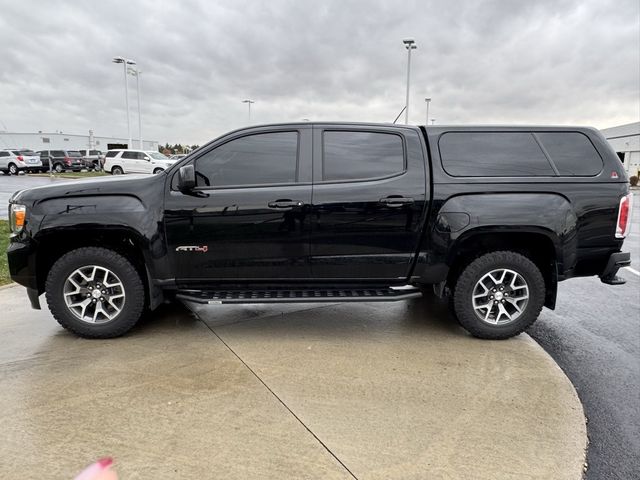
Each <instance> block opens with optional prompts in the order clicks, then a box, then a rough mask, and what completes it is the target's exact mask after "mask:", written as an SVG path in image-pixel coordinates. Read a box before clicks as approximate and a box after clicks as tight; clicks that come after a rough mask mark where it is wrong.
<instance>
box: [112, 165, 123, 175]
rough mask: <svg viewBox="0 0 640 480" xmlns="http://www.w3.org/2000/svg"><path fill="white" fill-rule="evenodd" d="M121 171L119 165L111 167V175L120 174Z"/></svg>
mask: <svg viewBox="0 0 640 480" xmlns="http://www.w3.org/2000/svg"><path fill="white" fill-rule="evenodd" d="M123 173H124V172H123V171H122V168H121V167H111V175H122V174H123Z"/></svg>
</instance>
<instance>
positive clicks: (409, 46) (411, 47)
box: [402, 38, 418, 124]
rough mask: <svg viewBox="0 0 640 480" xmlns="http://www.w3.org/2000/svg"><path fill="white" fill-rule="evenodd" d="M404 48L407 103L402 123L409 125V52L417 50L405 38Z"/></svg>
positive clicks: (409, 40)
mask: <svg viewBox="0 0 640 480" xmlns="http://www.w3.org/2000/svg"><path fill="white" fill-rule="evenodd" d="M402 43H404V47H405V48H406V49H407V101H406V103H405V107H406V109H405V111H404V123H405V124H408V123H409V82H410V79H411V50H415V49H416V48H418V46H417V45H416V42H415V40H414V39H413V38H405V39H404V40H402Z"/></svg>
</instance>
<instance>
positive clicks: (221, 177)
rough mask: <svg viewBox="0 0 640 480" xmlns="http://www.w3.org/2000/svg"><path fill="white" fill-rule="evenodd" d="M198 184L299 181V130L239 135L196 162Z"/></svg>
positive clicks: (236, 184) (212, 185) (217, 185)
mask: <svg viewBox="0 0 640 480" xmlns="http://www.w3.org/2000/svg"><path fill="white" fill-rule="evenodd" d="M195 166H196V179H197V186H198V187H229V186H242V185H252V186H253V185H274V184H288V183H295V182H296V178H297V166H298V132H272V133H259V134H255V135H247V136H246V137H240V138H236V139H234V140H231V141H229V142H227V143H225V144H222V145H220V146H219V147H216V148H214V149H213V150H211V151H209V152H207V153H205V154H204V155H203V156H202V157H200V158H198V159H197V160H196V162H195Z"/></svg>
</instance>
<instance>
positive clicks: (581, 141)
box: [536, 132, 603, 176]
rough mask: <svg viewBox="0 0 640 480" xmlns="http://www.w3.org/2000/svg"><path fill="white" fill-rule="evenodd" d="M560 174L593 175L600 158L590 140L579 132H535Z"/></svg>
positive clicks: (598, 166) (600, 161) (600, 165)
mask: <svg viewBox="0 0 640 480" xmlns="http://www.w3.org/2000/svg"><path fill="white" fill-rule="evenodd" d="M536 136H537V137H538V138H539V139H540V142H542V145H543V146H544V148H545V150H546V151H547V153H548V154H549V156H550V157H551V160H552V161H553V163H555V165H556V168H557V169H558V173H559V174H560V175H561V176H595V175H598V174H599V173H600V172H601V171H602V167H603V164H602V158H600V155H599V154H598V152H597V151H596V148H595V147H594V146H593V144H592V143H591V141H590V140H589V139H588V138H587V137H586V135H583V134H582V133H579V132H547V133H536Z"/></svg>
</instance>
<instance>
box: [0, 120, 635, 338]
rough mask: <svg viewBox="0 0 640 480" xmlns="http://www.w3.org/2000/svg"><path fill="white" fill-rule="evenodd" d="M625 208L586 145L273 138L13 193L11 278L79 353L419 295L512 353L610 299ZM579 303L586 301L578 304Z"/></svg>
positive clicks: (546, 137)
mask: <svg viewBox="0 0 640 480" xmlns="http://www.w3.org/2000/svg"><path fill="white" fill-rule="evenodd" d="M630 209H631V196H630V194H629V184H628V180H627V177H626V174H625V172H624V169H623V168H622V164H621V163H620V161H619V159H618V157H617V155H616V154H615V153H614V152H613V150H612V149H611V147H610V146H609V145H608V144H607V142H606V141H605V139H604V138H603V137H602V135H601V134H600V133H598V131H597V130H595V129H591V128H581V127H579V128H568V127H471V126H464V127H445V126H441V127H433V126H430V127H426V128H425V127H422V126H420V127H418V126H398V125H376V124H353V123H292V124H281V125H267V126H259V127H252V128H246V129H242V130H237V131H234V132H231V133H228V134H226V135H223V136H222V137H219V138H217V139H216V140H213V141H212V142H210V143H209V144H207V145H205V146H204V147H202V148H200V149H198V150H197V151H195V152H193V153H192V154H190V155H189V156H187V157H186V158H184V159H182V160H181V161H179V162H178V163H176V164H175V165H174V166H173V167H171V168H169V169H167V171H165V172H163V173H160V174H156V175H149V176H146V177H133V178H122V177H118V178H108V179H95V180H89V181H84V182H78V183H65V184H60V185H54V186H47V187H38V188H33V189H29V190H24V191H20V192H17V193H15V194H14V195H13V197H12V198H11V200H10V206H9V210H10V218H11V223H12V230H13V233H12V236H11V242H10V245H9V250H8V257H9V266H10V271H11V276H12V278H13V279H14V280H15V281H16V282H18V283H20V284H22V285H24V286H26V287H27V291H28V294H29V298H30V300H31V304H32V306H33V307H34V308H40V305H39V297H40V295H41V294H42V293H46V299H47V303H48V305H49V308H50V310H51V312H52V314H53V316H54V317H55V318H56V319H57V320H58V322H59V323H60V324H61V325H62V326H63V327H65V328H67V329H69V330H71V331H73V332H75V333H76V334H78V335H81V336H84V337H94V338H106V337H114V336H117V335H121V334H123V333H125V332H127V331H128V330H129V329H130V328H132V327H133V326H134V325H135V324H136V322H137V321H138V319H139V318H140V316H141V314H142V313H143V311H144V310H145V309H148V310H153V309H155V308H156V307H157V306H158V305H159V304H161V303H162V302H164V301H169V300H172V299H181V300H187V301H192V302H201V303H209V304H223V303H266V302H352V301H365V302H373V301H394V300H403V299H407V298H412V297H417V296H420V295H422V293H423V291H425V289H427V288H428V289H431V288H433V289H434V290H435V293H436V294H437V295H440V296H447V295H448V296H450V298H451V302H450V305H451V307H452V309H453V312H454V314H455V316H456V318H457V319H458V321H459V322H460V324H461V325H462V326H463V327H464V328H466V329H467V330H468V331H469V332H470V333H471V334H473V335H475V336H478V337H482V338H490V339H501V338H507V337H510V336H513V335H516V334H518V333H520V332H522V331H523V330H525V329H526V328H527V327H528V326H530V325H531V324H532V323H533V322H534V321H535V319H536V318H537V317H538V315H539V313H540V311H541V309H542V307H543V306H546V307H548V308H554V306H555V301H556V292H557V284H558V282H559V281H562V280H566V279H568V278H571V277H578V276H590V275H598V276H600V278H601V279H602V281H603V282H604V283H607V284H610V285H616V284H619V283H624V281H623V280H622V279H621V278H619V277H617V276H616V273H617V271H618V269H619V268H620V267H622V266H625V265H629V263H630V256H629V254H628V253H621V251H620V249H621V246H622V242H623V239H624V237H625V236H626V234H627V231H628V229H629V218H630V216H629V212H630ZM585 301H588V299H586V298H585Z"/></svg>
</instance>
